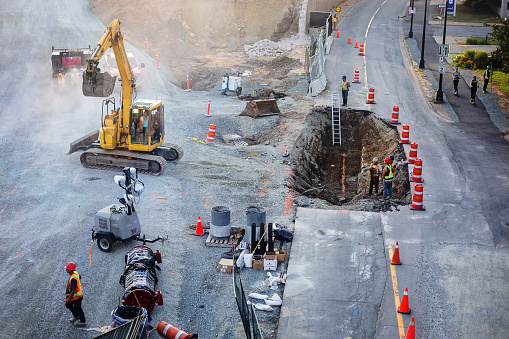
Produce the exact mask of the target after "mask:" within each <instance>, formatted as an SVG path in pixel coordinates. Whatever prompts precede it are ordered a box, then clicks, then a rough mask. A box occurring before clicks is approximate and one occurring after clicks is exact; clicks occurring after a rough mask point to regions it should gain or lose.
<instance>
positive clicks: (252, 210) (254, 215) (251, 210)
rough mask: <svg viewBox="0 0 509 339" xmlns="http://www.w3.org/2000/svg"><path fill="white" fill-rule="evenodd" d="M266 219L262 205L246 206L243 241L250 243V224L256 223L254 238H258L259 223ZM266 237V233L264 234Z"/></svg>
mask: <svg viewBox="0 0 509 339" xmlns="http://www.w3.org/2000/svg"><path fill="white" fill-rule="evenodd" d="M265 220H266V211H265V208H263V207H255V206H249V207H248V208H246V226H245V230H246V233H245V235H244V241H245V242H246V243H248V244H251V224H253V223H255V224H256V239H260V224H261V223H264V224H266V222H265ZM265 237H267V235H265Z"/></svg>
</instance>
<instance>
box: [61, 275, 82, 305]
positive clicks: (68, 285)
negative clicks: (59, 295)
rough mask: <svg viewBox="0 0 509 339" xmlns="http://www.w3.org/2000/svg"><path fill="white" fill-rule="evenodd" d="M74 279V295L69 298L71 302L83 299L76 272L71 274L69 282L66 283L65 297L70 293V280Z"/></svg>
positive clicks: (78, 276)
mask: <svg viewBox="0 0 509 339" xmlns="http://www.w3.org/2000/svg"><path fill="white" fill-rule="evenodd" d="M72 279H76V282H77V284H76V293H74V295H73V296H72V297H71V301H74V300H77V299H79V298H81V297H83V291H82V290H81V283H80V275H79V274H78V272H76V271H74V272H72V274H71V276H70V277H69V281H67V290H66V292H65V295H66V297H67V296H69V294H70V293H71V280H72Z"/></svg>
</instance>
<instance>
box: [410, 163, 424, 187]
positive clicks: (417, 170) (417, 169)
mask: <svg viewBox="0 0 509 339" xmlns="http://www.w3.org/2000/svg"><path fill="white" fill-rule="evenodd" d="M410 180H412V181H415V182H422V159H419V158H416V159H415V160H414V169H413V170H412V177H411V178H410Z"/></svg>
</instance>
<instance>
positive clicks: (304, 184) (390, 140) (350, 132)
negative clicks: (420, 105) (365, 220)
mask: <svg viewBox="0 0 509 339" xmlns="http://www.w3.org/2000/svg"><path fill="white" fill-rule="evenodd" d="M331 120H332V119H331V108H330V107H317V108H315V109H314V110H313V112H311V113H310V114H309V115H308V117H307V118H306V126H307V127H306V128H305V129H304V130H303V131H302V132H301V134H300V137H299V138H298V140H297V143H296V151H297V152H295V151H294V153H296V156H295V165H294V168H293V171H292V176H291V178H290V186H291V188H292V189H294V190H296V191H297V192H299V193H300V194H302V195H306V196H309V197H313V198H320V199H324V200H326V201H328V202H329V203H331V204H334V205H342V204H345V203H348V202H352V201H355V200H359V199H363V198H366V195H365V194H366V193H367V191H368V188H369V187H368V176H369V175H368V173H369V166H370V164H371V162H372V160H373V158H374V157H377V158H378V159H379V163H380V164H383V159H384V158H386V157H388V156H389V155H394V157H395V160H396V161H398V162H401V161H403V162H405V163H404V164H399V165H398V172H397V174H396V176H395V179H394V186H393V198H394V199H399V200H402V201H406V202H409V201H410V194H411V191H410V182H409V178H408V167H407V165H406V156H405V152H404V149H403V146H402V145H401V144H400V143H399V134H398V131H397V128H396V127H395V126H392V125H391V124H390V123H388V122H387V121H384V120H382V119H380V118H378V117H376V116H375V114H374V113H372V112H368V111H359V110H348V109H346V110H341V135H342V137H341V145H339V144H335V145H333V144H332V124H331ZM381 190H382V184H381V183H380V187H379V192H381ZM380 197H381V196H376V197H375V196H374V197H372V198H377V199H378V198H380Z"/></svg>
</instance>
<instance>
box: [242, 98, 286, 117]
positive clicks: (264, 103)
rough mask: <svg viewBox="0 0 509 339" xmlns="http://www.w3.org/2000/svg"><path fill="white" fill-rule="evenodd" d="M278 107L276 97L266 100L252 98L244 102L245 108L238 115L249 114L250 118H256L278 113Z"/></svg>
mask: <svg viewBox="0 0 509 339" xmlns="http://www.w3.org/2000/svg"><path fill="white" fill-rule="evenodd" d="M279 113H281V111H279V107H278V105H277V102H276V99H267V100H252V101H249V102H248V103H246V108H245V109H244V111H242V113H240V114H239V115H240V116H244V115H247V116H250V117H251V118H258V117H263V116H267V115H275V114H279Z"/></svg>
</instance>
